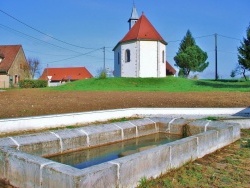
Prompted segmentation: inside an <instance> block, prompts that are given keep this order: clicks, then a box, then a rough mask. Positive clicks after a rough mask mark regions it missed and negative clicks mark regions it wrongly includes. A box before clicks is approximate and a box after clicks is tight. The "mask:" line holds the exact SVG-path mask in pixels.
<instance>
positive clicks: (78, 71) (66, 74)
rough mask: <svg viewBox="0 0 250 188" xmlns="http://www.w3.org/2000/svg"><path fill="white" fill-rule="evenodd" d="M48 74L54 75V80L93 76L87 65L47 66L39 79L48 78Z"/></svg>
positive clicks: (79, 78)
mask: <svg viewBox="0 0 250 188" xmlns="http://www.w3.org/2000/svg"><path fill="white" fill-rule="evenodd" d="M47 76H52V79H51V80H52V81H62V80H81V79H86V78H92V77H93V76H92V74H91V73H90V72H89V71H88V70H87V69H86V68H85V67H67V68H45V69H44V71H43V74H42V76H41V77H40V78H39V79H40V80H48V78H47Z"/></svg>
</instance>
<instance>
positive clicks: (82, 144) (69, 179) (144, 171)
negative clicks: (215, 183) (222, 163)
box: [0, 117, 240, 188]
mask: <svg viewBox="0 0 250 188" xmlns="http://www.w3.org/2000/svg"><path fill="white" fill-rule="evenodd" d="M157 132H164V133H170V134H178V135H185V136H187V137H186V138H183V139H180V140H177V141H174V142H171V143H168V144H164V145H161V146H158V147H155V148H151V149H148V150H145V151H141V152H139V153H135V154H132V155H129V156H125V157H122V158H118V159H115V160H112V161H109V162H105V163H102V164H99V165H95V166H92V167H89V168H85V169H82V170H79V169H76V168H74V167H71V166H68V165H65V164H61V163H58V162H54V161H51V160H49V159H46V158H43V157H46V156H51V155H56V154H60V153H66V152H69V151H73V150H80V149H85V148H90V147H97V146H102V145H104V144H109V143H114V142H118V141H122V140H126V139H131V138H135V137H138V136H144V135H149V134H154V133H157ZM239 138H240V126H239V125H238V124H235V123H228V122H212V121H207V120H195V121H191V120H187V119H182V118H177V119H176V118H163V117H161V118H155V117H154V118H144V119H140V120H132V121H126V122H117V123H111V124H104V125H92V126H88V127H82V128H75V129H69V130H68V129H66V130H58V131H53V132H46V133H39V134H31V135H23V136H16V137H7V138H2V139H0V167H1V168H0V179H2V180H8V181H9V182H10V184H11V185H13V186H16V187H21V188H22V187H23V188H29V187H51V188H54V187H55V188H57V187H62V188H64V187H65V188H70V187H72V188H73V187H74V188H81V187H135V186H137V185H138V183H139V180H140V179H141V178H143V177H146V178H151V177H158V176H160V175H161V174H163V173H166V172H168V171H170V170H171V169H173V168H178V167H181V166H182V165H183V164H185V163H187V162H189V161H194V160H195V159H197V158H201V157H203V156H204V155H206V154H208V153H211V152H214V151H215V150H217V149H219V148H222V147H224V146H226V145H228V144H230V143H232V142H234V141H236V140H237V139H239Z"/></svg>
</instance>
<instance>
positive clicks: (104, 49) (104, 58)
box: [103, 46, 106, 70]
mask: <svg viewBox="0 0 250 188" xmlns="http://www.w3.org/2000/svg"><path fill="white" fill-rule="evenodd" d="M105 51H106V48H105V46H104V47H103V70H105V69H106V65H105V64H106V62H105V61H106V57H105V56H106V54H105V53H106V52H105Z"/></svg>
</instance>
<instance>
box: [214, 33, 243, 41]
mask: <svg viewBox="0 0 250 188" xmlns="http://www.w3.org/2000/svg"><path fill="white" fill-rule="evenodd" d="M218 36H220V37H224V38H227V39H232V40H238V41H241V40H240V39H238V38H234V37H228V36H225V35H220V34H218Z"/></svg>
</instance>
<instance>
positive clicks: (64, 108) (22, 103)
mask: <svg viewBox="0 0 250 188" xmlns="http://www.w3.org/2000/svg"><path fill="white" fill-rule="evenodd" d="M0 106H1V110H0V118H13V117H26V116H37V115H47V114H61V113H72V112H84V111H93V110H104V109H119V108H132V107H164V108H170V107H249V106H250V93H248V92H188V93H186V92H185V93H184V92H183V93H168V92H103V91H98V92H92V91H91V92H90V91H46V90H41V89H20V90H7V91H2V92H0Z"/></svg>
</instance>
